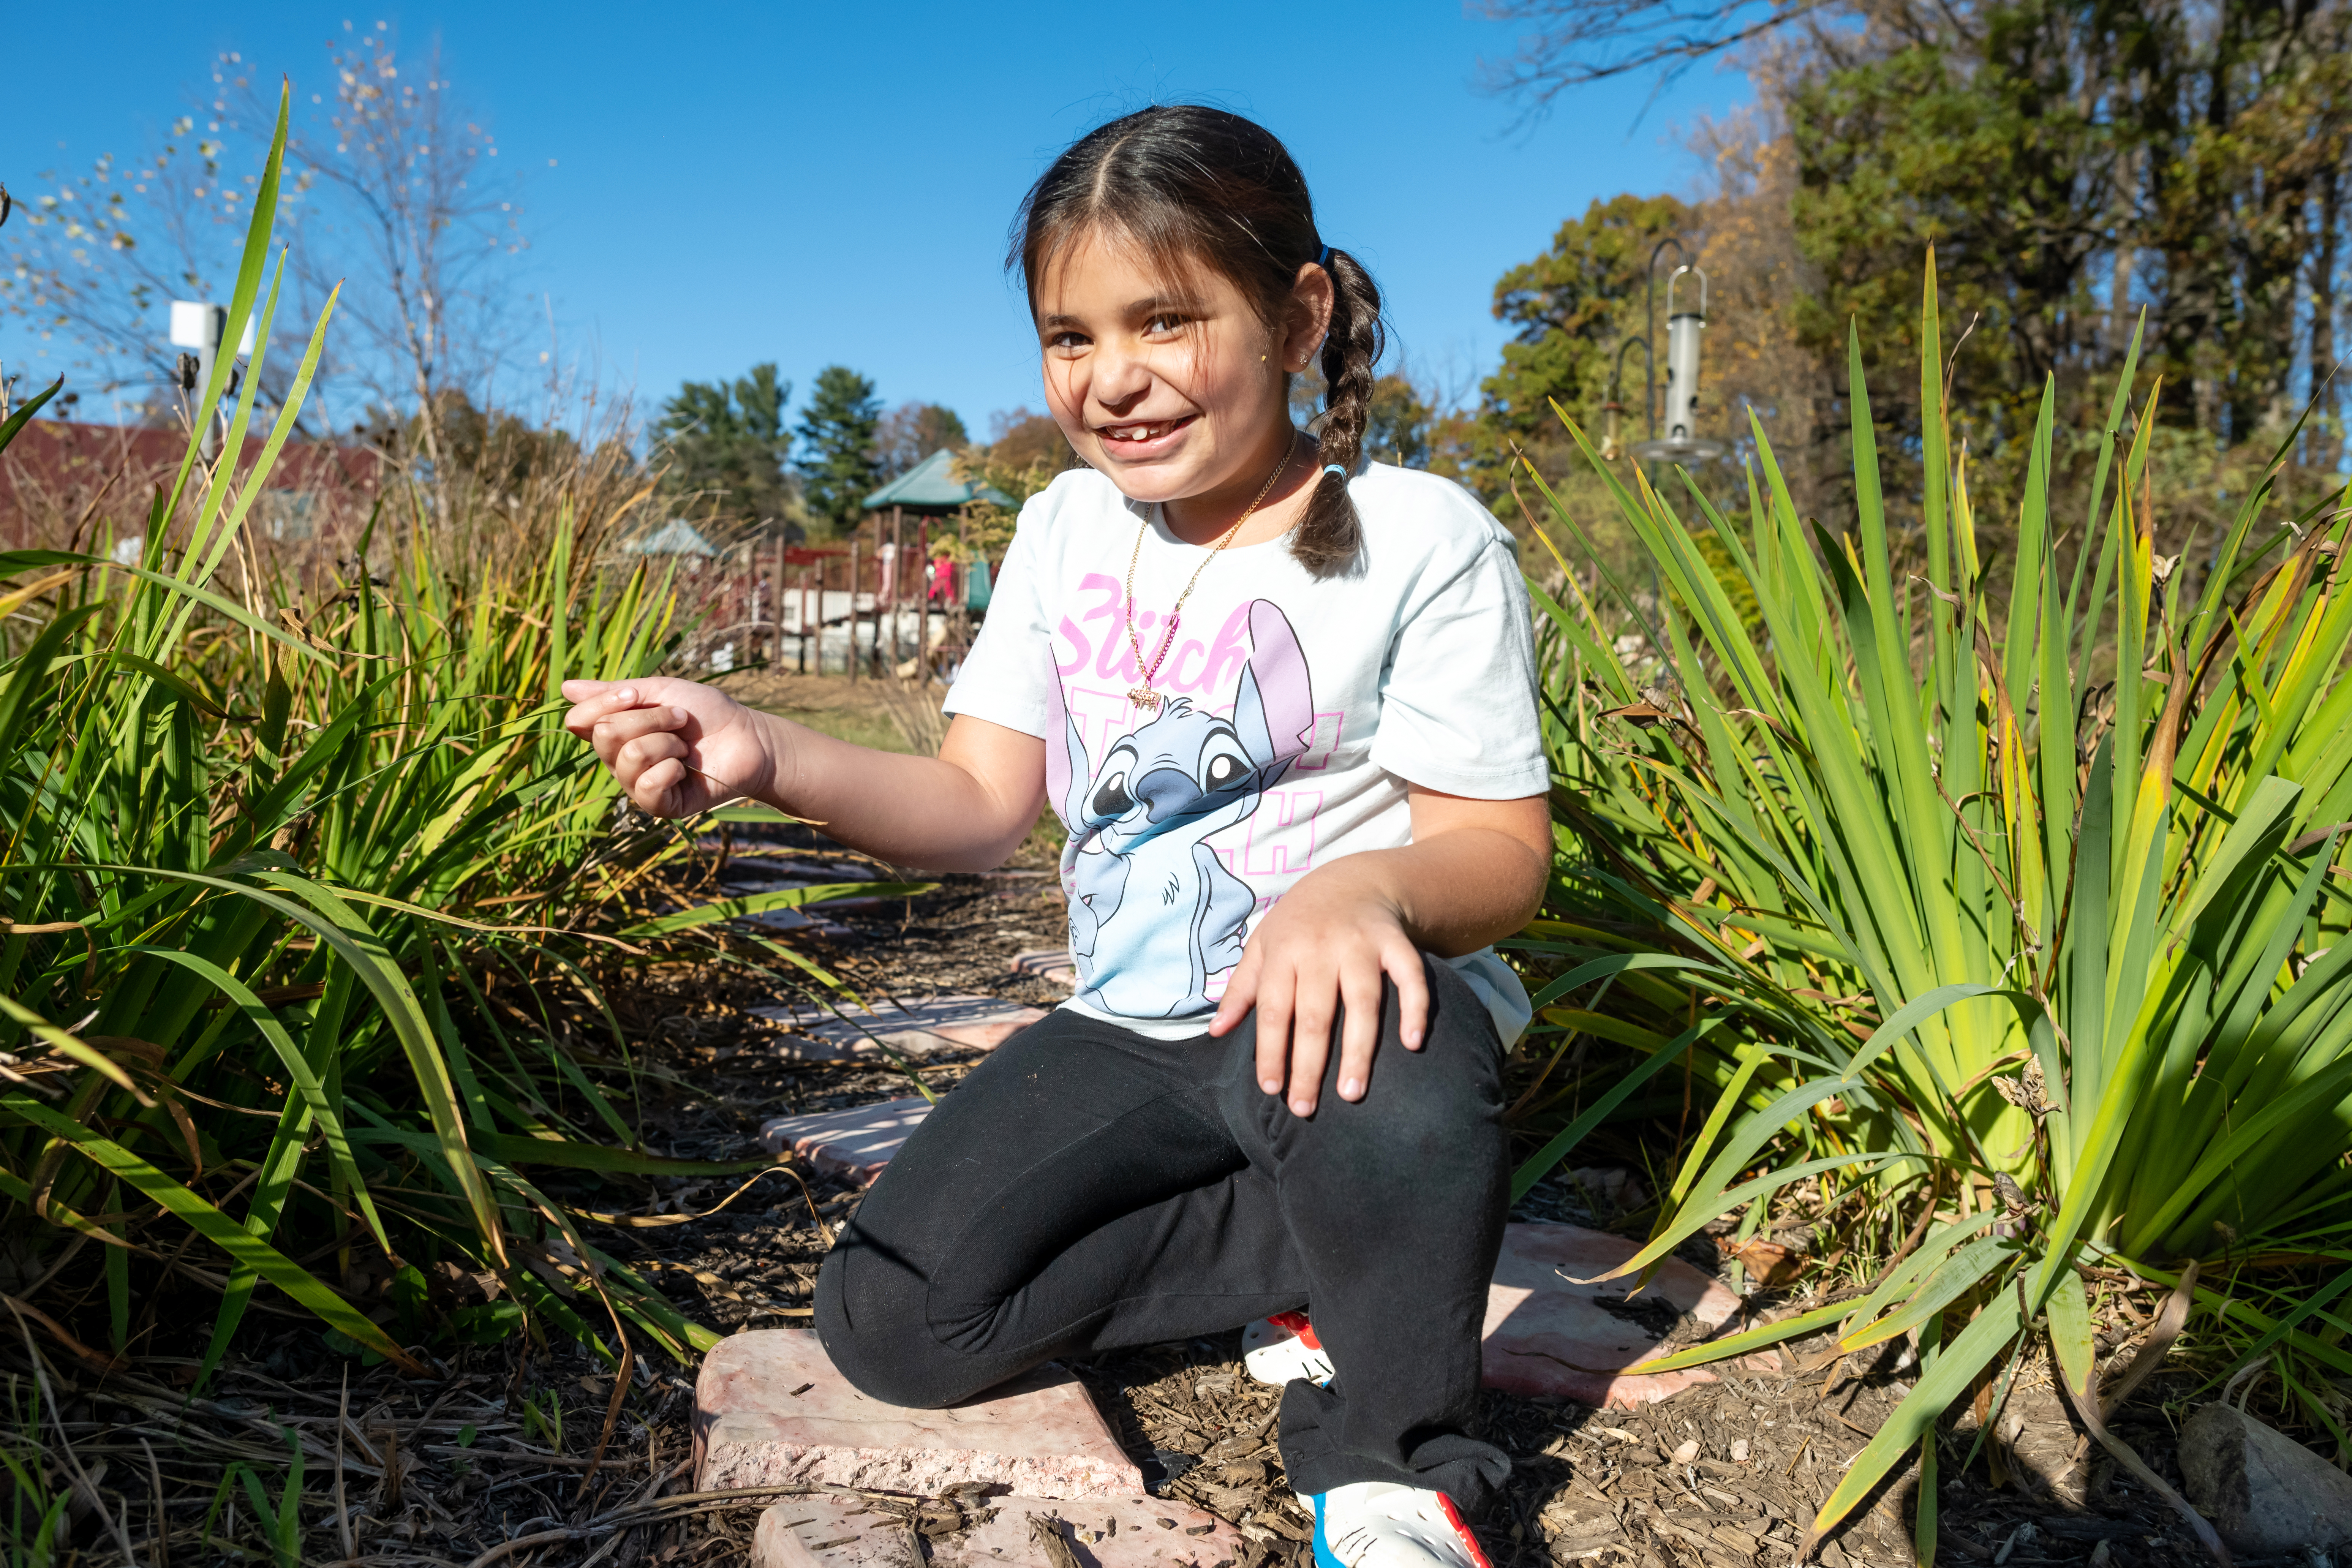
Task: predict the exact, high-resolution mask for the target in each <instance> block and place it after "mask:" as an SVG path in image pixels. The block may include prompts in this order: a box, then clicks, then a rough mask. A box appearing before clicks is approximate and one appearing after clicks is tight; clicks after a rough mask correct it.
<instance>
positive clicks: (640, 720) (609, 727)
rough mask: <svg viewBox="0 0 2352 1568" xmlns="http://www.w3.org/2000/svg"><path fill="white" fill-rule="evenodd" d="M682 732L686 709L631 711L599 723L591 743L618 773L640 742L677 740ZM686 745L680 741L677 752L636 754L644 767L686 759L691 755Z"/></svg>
mask: <svg viewBox="0 0 2352 1568" xmlns="http://www.w3.org/2000/svg"><path fill="white" fill-rule="evenodd" d="M679 729H685V712H682V710H677V708H630V710H628V712H616V715H612V717H609V720H600V721H597V726H595V729H593V731H588V742H591V745H595V754H597V757H602V759H604V766H609V769H614V771H618V769H621V759H624V757H628V754H630V750H628V748H633V745H637V742H640V741H646V738H649V736H670V738H675V733H677V731H679ZM685 745H687V742H685V741H677V750H670V748H656V750H649V752H635V754H637V757H640V766H642V762H652V759H656V757H685V754H687V752H685ZM624 783H625V781H624Z"/></svg>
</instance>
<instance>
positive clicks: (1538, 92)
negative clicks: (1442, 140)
mask: <svg viewBox="0 0 2352 1568" xmlns="http://www.w3.org/2000/svg"><path fill="white" fill-rule="evenodd" d="M1471 4H1472V5H1473V7H1474V9H1475V13H1476V14H1477V15H1480V16H1485V17H1486V18H1487V19H1488V20H1490V21H1496V22H1508V23H1516V24H1518V25H1521V26H1532V27H1533V28H1534V29H1535V30H1534V31H1533V32H1531V33H1528V35H1527V36H1525V37H1522V38H1521V39H1520V40H1519V47H1518V50H1517V53H1516V54H1514V55H1512V56H1511V57H1510V58H1508V59H1503V60H1488V61H1486V62H1484V63H1483V65H1482V68H1481V73H1480V74H1481V80H1480V85H1481V86H1482V87H1483V88H1484V89H1486V90H1487V91H1489V92H1492V93H1496V94H1498V95H1501V96H1506V97H1521V98H1524V99H1525V100H1526V101H1527V103H1528V110H1529V112H1530V113H1540V112H1541V111H1542V110H1544V109H1545V108H1546V107H1547V106H1549V104H1550V103H1551V101H1552V100H1554V99H1555V98H1557V97H1559V94H1561V93H1562V92H1565V91H1567V90H1568V89H1570V88H1575V87H1583V86H1586V85H1588V84H1590V83H1592V82H1597V81H1606V80H1609V79H1611V78H1612V77H1621V76H1632V75H1639V74H1642V73H1644V72H1649V71H1655V72H1657V73H1658V83H1657V85H1658V87H1659V88H1660V89H1664V86H1665V85H1666V84H1667V83H1669V82H1671V81H1673V80H1674V79H1675V78H1676V77H1679V76H1680V75H1681V74H1682V73H1683V72H1685V71H1686V70H1688V69H1689V68H1691V67H1693V66H1695V65H1696V64H1697V63H1698V62H1699V61H1701V60H1704V59H1706V58H1710V57H1712V56H1717V55H1721V54H1723V53H1725V52H1726V51H1727V50H1730V49H1736V48H1738V47H1740V46H1741V45H1743V44H1748V43H1750V42H1753V41H1755V40H1756V39H1759V38H1761V37H1765V36H1766V35H1768V34H1769V33H1773V32H1776V31H1778V30H1779V29H1780V28H1782V27H1785V26H1789V25H1790V23H1792V22H1795V21H1798V20H1800V19H1801V18H1803V17H1806V16H1811V15H1812V14H1813V13H1815V12H1817V11H1822V10H1824V9H1832V8H1840V5H1839V0H1471Z"/></svg>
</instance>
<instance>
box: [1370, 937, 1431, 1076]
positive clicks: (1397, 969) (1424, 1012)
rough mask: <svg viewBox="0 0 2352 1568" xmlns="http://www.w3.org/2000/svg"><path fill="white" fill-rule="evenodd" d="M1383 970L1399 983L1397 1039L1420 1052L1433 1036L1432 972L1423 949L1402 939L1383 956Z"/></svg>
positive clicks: (1406, 1046) (1410, 1048)
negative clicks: (1424, 959)
mask: <svg viewBox="0 0 2352 1568" xmlns="http://www.w3.org/2000/svg"><path fill="white" fill-rule="evenodd" d="M1381 968H1382V969H1384V970H1386V971H1387V972H1388V977H1389V978H1390V979H1391V980H1393V981H1395V982H1396V988H1397V1038H1399V1039H1400V1040H1402V1041H1403V1042H1404V1048H1405V1049H1406V1050H1409V1051H1417V1050H1419V1049H1421V1047H1422V1046H1423V1044H1425V1043H1426V1042H1427V1040H1428V1037H1429V971H1428V970H1427V969H1425V968H1423V965H1422V961H1421V950H1420V949H1419V948H1417V947H1415V946H1413V945H1412V942H1408V941H1405V940H1403V939H1402V937H1400V938H1399V939H1398V940H1396V941H1394V942H1390V943H1389V944H1388V947H1387V948H1386V950H1385V951H1383V952H1381Z"/></svg>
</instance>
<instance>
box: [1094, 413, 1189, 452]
mask: <svg viewBox="0 0 2352 1568" xmlns="http://www.w3.org/2000/svg"><path fill="white" fill-rule="evenodd" d="M1198 417H1199V416H1198V415H1193V414H1186V415H1181V416H1178V417H1177V418H1174V419H1150V420H1142V419H1139V420H1131V421H1129V422H1128V423H1126V424H1121V425H1099V426H1096V427H1095V434H1096V435H1097V436H1098V437H1101V438H1102V441H1103V444H1104V445H1105V446H1106V447H1109V448H1110V449H1111V450H1113V451H1117V450H1118V449H1119V448H1120V447H1129V448H1133V447H1148V446H1150V445H1151V444H1152V443H1153V442H1156V441H1162V440H1165V439H1167V437H1170V436H1172V435H1174V434H1175V433H1176V432H1177V431H1179V430H1181V429H1182V428H1184V426H1187V425H1190V424H1191V423H1192V421H1193V420H1194V419H1196V418H1198Z"/></svg>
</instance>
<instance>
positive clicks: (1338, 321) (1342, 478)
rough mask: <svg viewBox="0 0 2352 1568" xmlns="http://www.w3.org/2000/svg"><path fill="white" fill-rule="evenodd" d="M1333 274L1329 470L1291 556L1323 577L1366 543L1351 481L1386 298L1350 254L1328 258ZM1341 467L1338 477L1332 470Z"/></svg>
mask: <svg viewBox="0 0 2352 1568" xmlns="http://www.w3.org/2000/svg"><path fill="white" fill-rule="evenodd" d="M1323 266H1324V269H1325V270H1326V271H1328V272H1329V273H1330V274H1331V296H1332V297H1331V331H1330V333H1329V335H1328V336H1327V337H1326V338H1324V340H1323V381H1324V384H1325V388H1326V390H1325V393H1324V400H1323V407H1324V415H1323V421H1322V431H1321V438H1322V450H1321V452H1320V453H1319V454H1318V458H1317V460H1318V462H1320V463H1322V464H1323V465H1324V468H1323V472H1322V473H1320V474H1319V475H1318V476H1317V477H1316V482H1315V490H1314V493H1313V494H1312V495H1310V496H1308V497H1307V511H1306V514H1305V515H1304V516H1303V517H1301V518H1300V519H1299V521H1298V527H1297V531H1295V532H1294V533H1293V534H1292V536H1291V541H1290V553H1291V554H1292V555H1293V556H1294V557H1296V558H1297V561H1298V563H1299V564H1300V565H1302V566H1304V567H1306V568H1307V570H1308V571H1309V572H1312V573H1314V574H1316V575H1317V576H1318V577H1319V576H1326V575H1328V574H1331V573H1334V572H1337V571H1339V570H1340V569H1341V568H1343V567H1345V566H1346V565H1348V564H1349V563H1350V562H1352V561H1354V560H1355V558H1356V552H1357V550H1358V549H1359V548H1360V546H1361V545H1362V543H1363V525H1362V522H1361V521H1360V519H1359V518H1358V517H1357V516H1356V507H1355V503H1354V502H1353V501H1351V500H1349V499H1348V476H1349V475H1350V474H1352V473H1354V472H1355V471H1356V463H1357V461H1358V459H1359V458H1360V457H1361V456H1362V455H1363V449H1364V426H1365V423H1366V421H1367V420H1368V419H1369V418H1370V414H1371V407H1372V367H1373V366H1374V365H1375V364H1377V363H1380V357H1381V348H1382V346H1383V345H1384V343H1385V341H1386V339H1385V336H1384V334H1383V332H1382V331H1381V291H1380V289H1378V288H1377V287H1376V286H1375V285H1374V284H1373V282H1372V275H1371V274H1370V273H1369V272H1367V271H1365V270H1364V268H1363V267H1362V265H1361V264H1360V263H1359V262H1358V261H1357V260H1356V258H1354V257H1352V256H1350V255H1349V254H1348V253H1347V252H1346V251H1344V250H1331V251H1328V252H1327V253H1326V259H1325V261H1324V263H1323ZM1334 467H1336V468H1339V472H1338V473H1336V474H1335V473H1333V472H1332V471H1331V469H1332V468H1334Z"/></svg>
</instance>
